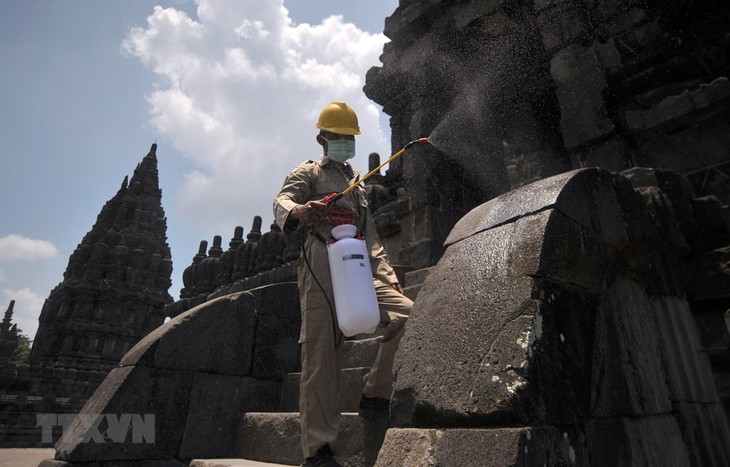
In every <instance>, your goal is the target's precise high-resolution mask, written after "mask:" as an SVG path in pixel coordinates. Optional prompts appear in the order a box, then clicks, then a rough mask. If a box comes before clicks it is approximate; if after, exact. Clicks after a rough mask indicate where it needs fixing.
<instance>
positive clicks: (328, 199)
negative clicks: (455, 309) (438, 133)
mask: <svg viewBox="0 0 730 467" xmlns="http://www.w3.org/2000/svg"><path fill="white" fill-rule="evenodd" d="M428 142H429V141H428V138H418V139H415V140H413V141H411V142H410V143H408V144H406V145H405V146H403V148H402V149H401V150H400V151H398V152H396V153H395V154H393V155H392V156H390V158H389V159H388V160H387V161H385V162H383V163H382V164H380V165H379V166H377V167H375V168H374V169H373V170H371V171H370V172H368V173H367V175H365V176H364V177H363V178H361V179H360V180H357V181H356V182H353V183H352V184H351V185H350V186H348V187H347V188H345V189H344V190H342V191H341V192H339V193H332V194H331V195H327V197H325V198H324V199H323V200H322V204H324V205H325V206H329V205H330V204H331V203H334V202H335V201H337V200H338V199H340V198H342V197H343V196H345V195H346V194H347V193H349V192H351V191H352V190H354V189H355V187H356V186H358V185H359V184H361V183H362V182H364V181H365V180H367V179H368V178H370V176H371V175H373V174H376V173H378V172H379V171H380V169H382V168H383V166H385V165H386V164H388V163H389V162H391V161H393V160H395V159H397V158H398V157H400V156H401V155H402V154H403V153H404V152H406V150H407V149H408V148H410V147H411V146H413V145H414V144H416V143H420V144H426V143H428Z"/></svg>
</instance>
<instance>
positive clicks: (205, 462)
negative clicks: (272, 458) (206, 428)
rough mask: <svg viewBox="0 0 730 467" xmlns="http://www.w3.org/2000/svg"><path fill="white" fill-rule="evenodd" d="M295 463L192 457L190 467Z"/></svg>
mask: <svg viewBox="0 0 730 467" xmlns="http://www.w3.org/2000/svg"><path fill="white" fill-rule="evenodd" d="M299 464H300V463H299V462H297V463H296V464H272V463H271V462H259V461H252V460H249V459H193V460H192V461H190V467H286V466H290V465H299Z"/></svg>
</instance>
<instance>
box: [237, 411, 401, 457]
mask: <svg viewBox="0 0 730 467" xmlns="http://www.w3.org/2000/svg"><path fill="white" fill-rule="evenodd" d="M387 429H388V417H387V416H382V417H379V418H377V419H373V420H365V419H363V418H361V417H359V416H358V415H357V414H355V413H343V414H342V424H341V429H340V436H339V437H338V439H337V441H336V442H335V443H333V445H332V451H333V452H334V454H335V459H337V461H338V462H339V463H340V464H342V465H343V466H348V467H369V466H372V465H373V464H374V463H375V459H376V458H377V456H378V451H379V450H380V446H381V444H382V443H383V439H384V437H385V432H386V431H387ZM235 454H236V457H240V458H242V459H248V460H255V461H259V462H272V463H279V464H284V465H298V464H299V463H301V462H302V451H301V445H300V428H299V414H298V413H262V412H255V413H254V412H249V413H247V414H244V416H243V418H242V420H241V426H240V429H239V435H238V439H237V440H236V453H235Z"/></svg>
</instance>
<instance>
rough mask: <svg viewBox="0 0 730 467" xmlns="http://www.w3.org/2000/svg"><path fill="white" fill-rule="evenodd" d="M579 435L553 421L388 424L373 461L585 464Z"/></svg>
mask: <svg viewBox="0 0 730 467" xmlns="http://www.w3.org/2000/svg"><path fill="white" fill-rule="evenodd" d="M581 444H582V440H580V435H577V434H571V435H569V434H568V433H567V432H565V433H561V432H560V431H558V430H557V429H555V428H552V427H545V428H543V427H522V428H495V429H468V430H467V429H449V430H438V429H420V428H393V429H390V430H388V432H387V433H386V435H385V440H384V441H383V447H382V448H381V450H380V454H379V455H378V460H377V463H376V465H377V466H379V467H386V466H392V467H396V466H398V467H400V466H405V465H439V466H444V467H449V466H453V467H472V466H473V467H502V466H506V465H513V466H521V467H522V466H524V467H527V466H549V467H557V466H563V465H587V463H588V458H587V453H586V452H585V449H584V448H583V447H582V446H581Z"/></svg>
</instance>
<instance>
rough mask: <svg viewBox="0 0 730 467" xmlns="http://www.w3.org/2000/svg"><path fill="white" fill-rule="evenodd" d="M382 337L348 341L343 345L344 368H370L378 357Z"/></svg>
mask: <svg viewBox="0 0 730 467" xmlns="http://www.w3.org/2000/svg"><path fill="white" fill-rule="evenodd" d="M381 340H382V336H377V337H372V338H363V339H357V340H346V341H345V342H343V343H342V368H360V367H370V366H372V364H373V361H375V357H376V356H377V355H378V347H379V344H380V341H381Z"/></svg>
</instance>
